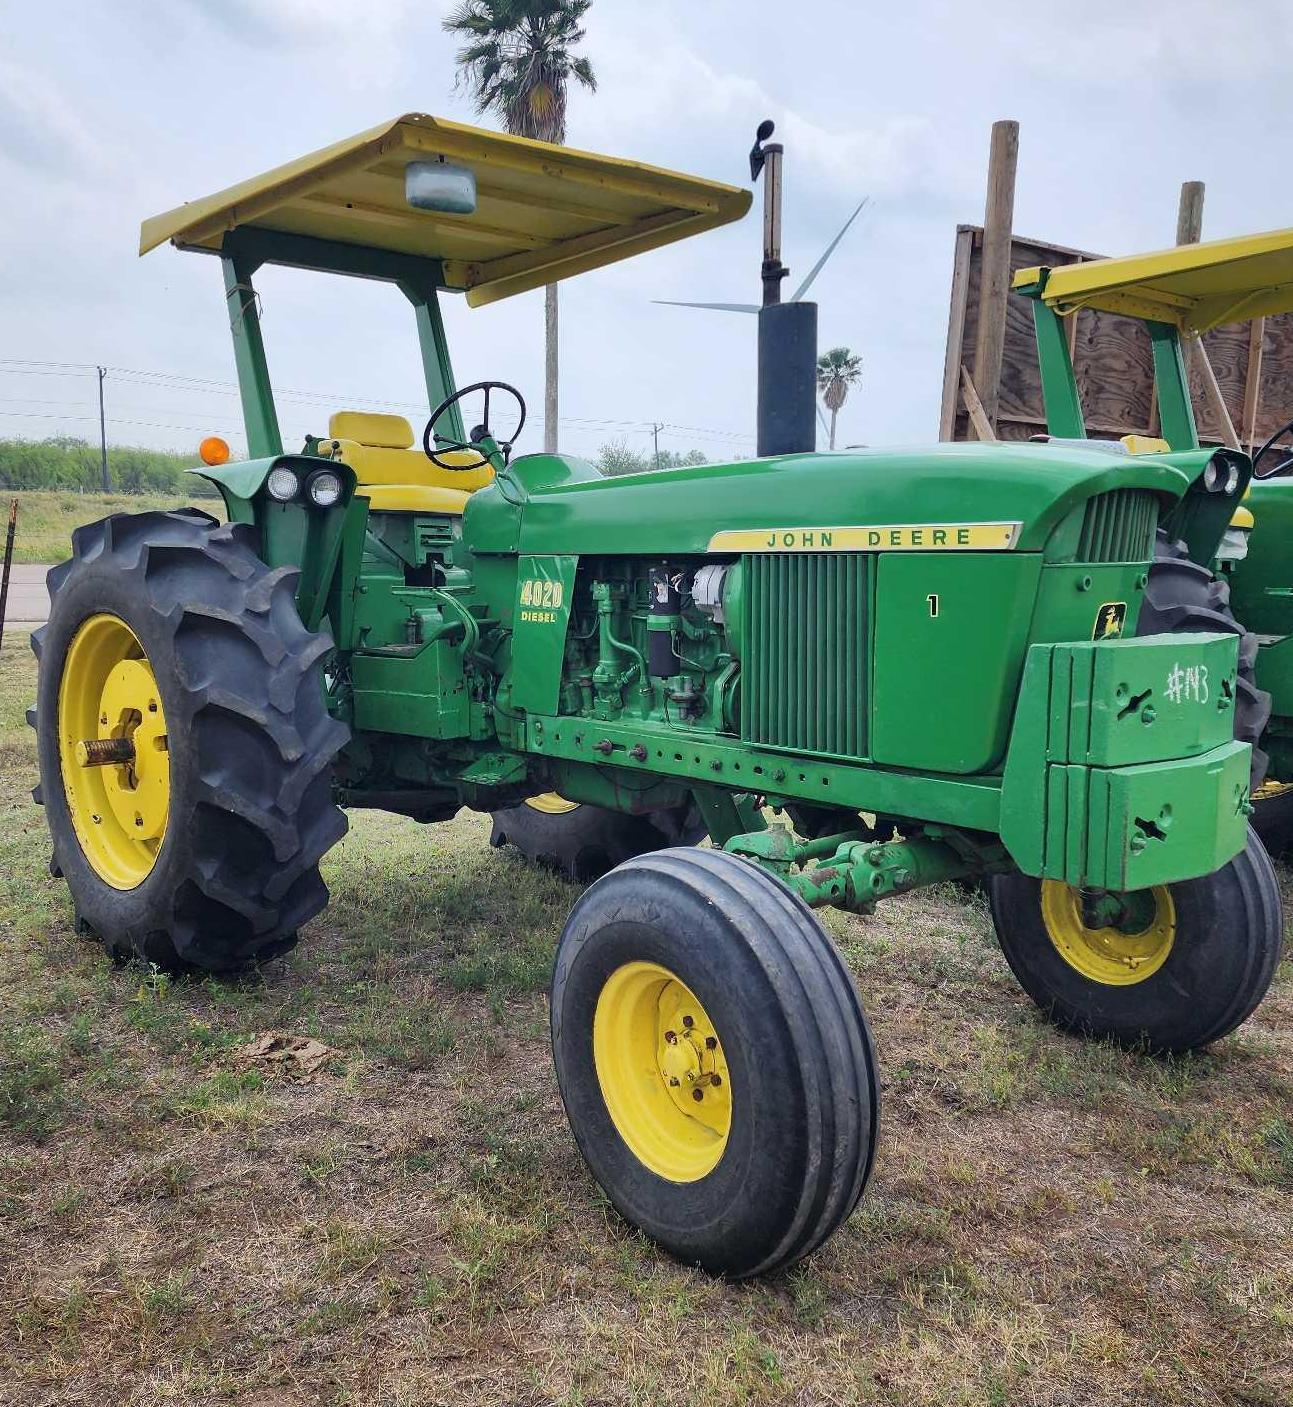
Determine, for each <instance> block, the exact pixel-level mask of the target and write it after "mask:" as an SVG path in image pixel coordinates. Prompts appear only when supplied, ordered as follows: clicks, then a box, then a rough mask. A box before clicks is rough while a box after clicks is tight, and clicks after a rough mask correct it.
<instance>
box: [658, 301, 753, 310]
mask: <svg viewBox="0 0 1293 1407" xmlns="http://www.w3.org/2000/svg"><path fill="white" fill-rule="evenodd" d="M651 301H652V302H653V303H658V304H659V305H660V306H661V307H664V308H712V309H713V310H714V311H715V312H719V313H757V312H758V311H759V305H758V304H757V303H680V302H678V301H677V300H676V299H674V298H652V300H651Z"/></svg>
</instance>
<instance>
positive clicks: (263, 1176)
mask: <svg viewBox="0 0 1293 1407" xmlns="http://www.w3.org/2000/svg"><path fill="white" fill-rule="evenodd" d="M11 639H12V637H11ZM10 643H11V640H6V649H5V651H4V653H3V655H2V656H0V809H2V812H3V824H2V826H0V954H2V957H3V961H2V962H0V1403H4V1404H19V1403H21V1404H23V1407H38V1404H47V1403H48V1404H53V1403H60V1404H63V1403H68V1404H70V1403H78V1404H80V1403H84V1404H94V1407H99V1404H118V1403H120V1404H154V1403H201V1404H207V1403H220V1402H230V1403H238V1404H246V1407H297V1404H334V1405H335V1407H358V1404H382V1407H400V1405H401V1404H407V1407H415V1404H416V1407H423V1404H432V1403H442V1402H444V1403H449V1402H453V1403H471V1404H499V1407H502V1404H541V1403H542V1404H547V1403H552V1404H556V1403H564V1404H582V1405H583V1407H594V1404H643V1405H644V1407H645V1404H658V1403H667V1404H675V1403H676V1404H683V1403H686V1404H705V1407H708V1404H740V1403H795V1404H810V1403H811V1404H825V1403H832V1404H833V1403H866V1404H878V1403H885V1404H889V1403H893V1404H912V1405H913V1407H914V1405H915V1404H930V1407H935V1404H936V1407H959V1405H960V1404H966V1405H967V1407H968V1404H985V1405H987V1404H1011V1407H1013V1404H1056V1407H1059V1404H1079V1403H1080V1404H1098V1405H1099V1407H1108V1405H1109V1404H1128V1405H1129V1407H1130V1404H1138V1405H1141V1404H1158V1403H1180V1404H1187V1403H1188V1404H1202V1403H1209V1404H1212V1403H1218V1404H1227V1407H1240V1404H1244V1407H1258V1404H1262V1405H1263V1407H1277V1404H1288V1403H1289V1402H1290V1401H1293V972H1291V971H1290V964H1289V963H1288V962H1286V963H1285V964H1284V966H1283V968H1282V969H1281V971H1280V975H1279V977H1278V979H1277V985H1276V987H1275V989H1274V991H1273V993H1272V996H1271V998H1270V999H1269V1000H1268V1002H1267V1003H1266V1005H1265V1006H1264V1007H1263V1009H1262V1010H1261V1011H1260V1012H1259V1013H1258V1015H1257V1016H1256V1018H1255V1019H1254V1020H1253V1021H1251V1022H1250V1023H1249V1024H1248V1025H1247V1026H1246V1027H1244V1028H1243V1029H1242V1030H1241V1031H1240V1032H1239V1033H1237V1034H1236V1035H1235V1036H1232V1037H1230V1038H1229V1039H1227V1040H1226V1041H1224V1042H1222V1043H1221V1044H1220V1045H1219V1046H1218V1047H1217V1048H1216V1049H1215V1050H1214V1051H1212V1052H1210V1053H1208V1054H1206V1055H1203V1056H1199V1057H1195V1058H1192V1059H1184V1060H1175V1061H1159V1060H1151V1059H1144V1058H1140V1057H1137V1056H1134V1055H1129V1054H1126V1053H1123V1052H1121V1051H1118V1050H1114V1049H1110V1048H1107V1047H1102V1046H1091V1045H1083V1044H1080V1043H1079V1042H1077V1041H1074V1040H1071V1039H1068V1038H1066V1037H1064V1036H1061V1035H1059V1034H1057V1033H1056V1032H1054V1031H1052V1030H1051V1029H1050V1028H1049V1027H1047V1026H1046V1025H1044V1024H1042V1023H1041V1022H1040V1021H1039V1020H1038V1018H1037V1016H1036V1014H1035V1013H1034V1011H1033V1009H1032V1007H1031V1006H1030V1005H1029V1004H1028V1002H1027V1001H1026V1000H1025V998H1024V997H1023V996H1022V994H1021V993H1020V992H1019V990H1018V989H1017V988H1016V986H1015V985H1014V983H1013V981H1012V979H1011V977H1010V974H1009V972H1008V970H1007V968H1006V966H1005V964H1004V962H1003V960H1002V958H1001V957H1000V955H999V953H998V951H997V949H996V947H995V945H994V943H993V939H992V936H991V932H990V927H989V924H988V920H987V915H986V912H985V910H984V908H983V905H982V902H981V901H980V900H978V899H973V898H968V899H967V898H965V897H962V896H961V895H960V894H959V893H958V892H957V891H952V890H937V891H932V892H929V893H926V894H923V895H919V896H913V897H909V898H907V899H903V900H896V901H893V902H892V903H890V904H889V905H888V906H887V907H884V908H882V909H881V910H880V912H879V913H878V914H877V915H876V917H874V918H873V919H870V920H865V921H863V920H856V919H851V918H841V917H836V916H833V917H832V918H831V920H830V921H831V923H832V925H833V927H834V930H835V932H836V934H837V936H838V939H839V941H840V943H841V944H842V947H843V950H844V952H845V953H846V955H847V957H848V960H849V962H850V964H851V965H852V967H853V970H854V972H855V973H856V975H857V979H858V982H859V985H860V988H861V990H862V992H863V994H864V998H865V1000H866V1002H867V1005H868V1008H869V1011H870V1014H871V1018H872V1021H873V1024H874V1029H875V1036H876V1041H877V1045H878V1048H879V1053H880V1058H881V1061H882V1066H883V1072H884V1081H885V1089H884V1094H885V1108H884V1128H883V1139H882V1144H881V1149H880V1156H879V1162H878V1166H877V1170H876V1174H875V1177H874V1179H873V1181H872V1184H871V1188H870V1190H869V1192H868V1195H867V1196H866V1198H864V1200H863V1203H862V1206H861V1208H860V1209H859V1211H858V1213H857V1214H856V1215H855V1216H854V1218H853V1219H852V1221H851V1222H850V1223H849V1224H848V1225H847V1226H846V1227H845V1228H844V1229H843V1230H842V1231H841V1232H840V1234H839V1235H838V1236H836V1237H835V1238H834V1240H833V1241H831V1242H830V1243H829V1245H828V1246H826V1247H825V1248H824V1249H823V1250H822V1251H821V1252H819V1253H818V1254H817V1255H816V1256H814V1257H812V1258H811V1259H810V1260H809V1261H808V1262H807V1263H806V1264H804V1265H802V1266H800V1267H799V1268H797V1269H795V1270H794V1271H792V1272H790V1273H789V1274H785V1275H783V1276H780V1277H778V1278H775V1279H772V1280H769V1281H766V1282H763V1283H759V1284H751V1285H736V1286H733V1285H727V1284H723V1283H718V1282H715V1281H712V1280H709V1279H706V1278H705V1277H704V1276H703V1275H701V1274H699V1273H697V1272H695V1271H692V1270H689V1269H686V1268H684V1267H681V1266H679V1265H677V1264H675V1263H673V1262H671V1261H669V1260H667V1259H666V1258H664V1257H663V1256H662V1255H660V1254H659V1253H657V1252H656V1251H655V1250H654V1249H653V1248H652V1247H651V1246H650V1245H649V1244H648V1243H647V1242H645V1241H644V1240H643V1239H642V1238H641V1237H639V1236H637V1235H635V1234H634V1233H633V1232H631V1231H630V1230H629V1229H628V1228H626V1227H625V1226H624V1225H623V1224H622V1223H621V1222H620V1221H619V1220H618V1219H617V1218H616V1216H615V1215H614V1213H613V1212H612V1211H611V1210H610V1209H609V1208H608V1207H607V1205H606V1204H605V1202H604V1201H603V1199H602V1198H601V1197H600V1195H599V1194H598V1191H597V1189H596V1187H595V1186H594V1185H593V1184H592V1182H591V1181H590V1179H589V1178H588V1176H587V1174H586V1173H585V1171H584V1168H583V1166H582V1164H581V1162H580V1159H579V1157H578V1155H577V1153H576V1150H575V1148H574V1146H573V1144H572V1141H571V1138H570V1135H569V1133H568V1132H567V1129H566V1125H565V1122H564V1119H563V1116H562V1113H561V1108H560V1103H559V1100H558V1096H557V1092H556V1087H555V1083H554V1080H553V1076H552V1073H551V1067H550V1063H549V1057H548V1049H547V1036H546V1020H547V1009H546V1000H545V995H544V993H545V988H546V983H547V977H548V965H549V961H550V955H551V952H552V948H553V944H554V941H555V938H556V935H557V933H558V931H559V929H560V926H561V923H562V920H563V918H564V916H565V914H566V912H567V910H568V908H569V905H570V904H571V902H572V900H573V898H574V895H575V890H574V889H573V888H572V887H571V886H569V885H567V884H565V883H563V882H560V881H558V880H555V879H553V878H551V877H549V876H546V875H543V874H540V873H536V872H535V871H533V870H531V869H528V868H527V867H526V866H524V865H523V864H522V863H521V862H520V861H519V860H517V859H516V858H515V857H514V856H513V855H510V854H507V853H495V852H491V851H490V850H489V849H488V848H487V845H486V836H487V827H486V824H485V822H484V821H483V820H481V819H479V818H469V817H466V816H464V817H463V818H462V819H460V820H458V821H455V822H453V823H452V824H449V825H446V826H442V827H434V828H429V829H424V828H420V827H419V826H417V825H416V824H414V823H413V822H411V821H403V820H399V819H393V818H387V817H382V816H378V815H374V814H372V813H359V814H357V815H356V816H355V817H354V821H353V825H352V829H351V831H350V834H349V836H348V837H347V839H346V840H345V841H344V842H343V843H342V844H341V845H340V846H339V847H338V848H337V849H336V850H335V851H334V852H333V854H332V855H331V857H330V858H329V860H328V862H327V865H326V874H327V878H328V880H329V883H330V885H331V887H332V891H333V896H334V899H333V904H332V907H331V908H330V909H329V910H328V911H327V913H326V914H325V915H324V916H323V917H322V918H321V919H319V920H317V921H316V922H315V923H313V924H311V925H310V927H309V929H308V930H307V931H306V932H305V934H304V936H303V941H302V945H301V947H300V949H299V950H298V952H297V953H295V954H293V955H291V956H290V957H288V958H287V959H285V960H281V961H279V962H276V963H274V964H273V965H272V966H270V967H269V968H267V969H266V970H265V971H264V972H263V974H261V975H260V976H259V977H258V978H257V979H255V980H249V981H245V982H242V983H239V984H236V985H229V984H225V983H220V982H200V983H172V982H169V981H167V980H166V979H165V978H164V977H161V976H160V975H158V974H156V973H155V972H149V971H147V970H143V969H137V968H136V969H120V968H114V967H112V966H111V965H109V964H108V963H107V962H106V961H105V960H104V959H103V957H102V956H101V954H100V952H99V951H97V950H96V949H95V948H94V947H93V946H92V945H89V944H87V943H86V942H84V941H83V940H81V939H79V938H77V937H76V936H75V935H74V933H73V931H72V914H71V911H70V908H69V905H68V901H67V897H66V894H65V892H64V889H63V886H62V885H61V883H58V882H55V881H54V880H52V879H50V878H49V876H48V873H47V870H46V860H47V855H48V847H47V843H46V840H45V835H44V831H43V828H42V824H41V818H40V812H39V810H38V809H37V808H36V807H35V806H33V805H32V804H31V803H30V801H29V800H28V790H29V788H30V787H31V785H32V784H33V781H34V763H33V755H32V747H31V741H30V737H31V735H30V733H29V731H28V730H27V729H26V728H25V726H24V725H23V709H24V707H25V705H26V703H27V702H28V701H29V700H30V698H31V697H32V695H33V693H34V668H33V665H32V662H31V657H30V655H29V654H28V653H27V651H26V650H25V648H24V646H23V642H22V641H21V640H20V639H17V640H12V645H13V648H9V645H10ZM1284 878H1285V879H1287V876H1284ZM265 1031H277V1032H285V1033H291V1034H298V1035H310V1036H314V1037H317V1038H318V1039H320V1040H322V1041H323V1042H325V1043H327V1044H328V1045H330V1046H333V1047H335V1048H336V1049H337V1051H338V1052H339V1054H338V1055H337V1057H336V1058H335V1059H334V1060H333V1061H332V1062H330V1063H328V1064H326V1065H324V1066H323V1068H322V1069H321V1070H319V1071H318V1072H317V1073H316V1074H314V1075H313V1076H312V1077H310V1078H300V1079H296V1078H291V1077H290V1074H289V1073H286V1072H284V1071H282V1070H281V1068H280V1067H278V1066H276V1065H274V1064H270V1063H266V1062H259V1061H255V1060H252V1059H249V1058H248V1057H247V1056H246V1055H244V1054H242V1053H240V1052H241V1048H242V1047H244V1046H245V1045H246V1044H247V1043H248V1042H249V1041H251V1040H252V1039H253V1038H255V1037H256V1036H258V1035H259V1034H260V1033H262V1032H265Z"/></svg>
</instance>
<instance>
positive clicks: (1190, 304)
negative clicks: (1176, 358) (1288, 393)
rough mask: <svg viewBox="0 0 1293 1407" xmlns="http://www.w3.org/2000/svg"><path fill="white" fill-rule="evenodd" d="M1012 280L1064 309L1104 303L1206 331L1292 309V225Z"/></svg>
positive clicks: (1030, 272) (1026, 272)
mask: <svg viewBox="0 0 1293 1407" xmlns="http://www.w3.org/2000/svg"><path fill="white" fill-rule="evenodd" d="M1014 285H1015V287H1016V288H1020V289H1023V288H1027V289H1028V290H1029V291H1030V292H1033V293H1034V294H1035V296H1037V297H1040V298H1041V299H1042V300H1043V302H1045V303H1047V304H1048V305H1049V306H1050V307H1052V308H1054V309H1055V311H1056V312H1058V313H1067V312H1072V311H1074V310H1075V309H1077V308H1101V309H1103V310H1105V311H1106V312H1112V313H1126V314H1128V315H1129V316H1131V317H1135V318H1148V319H1151V320H1152V321H1155V322H1164V323H1171V324H1173V325H1174V326H1176V327H1178V328H1180V329H1181V331H1183V332H1191V331H1193V332H1206V331H1207V330H1208V329H1209V328H1212V327H1217V326H1219V325H1220V324H1222V323H1227V322H1244V321H1246V320H1248V319H1250V318H1256V317H1263V316H1268V315H1271V314H1275V313H1287V312H1293V229H1290V230H1274V231H1272V232H1271V233H1269V234H1255V235H1243V236H1241V237H1240V238H1238V239H1214V240H1210V241H1209V242H1208V243H1206V244H1182V245H1177V246H1176V247H1175V248H1172V249H1164V250H1162V251H1160V252H1159V253H1157V254H1132V255H1128V256H1126V257H1124V258H1119V259H1092V260H1090V261H1088V262H1086V263H1079V264H1060V265H1057V266H1056V267H1054V268H1050V269H1043V268H1031V269H1020V270H1019V272H1018V273H1017V274H1016V275H1015V279H1014ZM1037 285H1040V288H1038V287H1037Z"/></svg>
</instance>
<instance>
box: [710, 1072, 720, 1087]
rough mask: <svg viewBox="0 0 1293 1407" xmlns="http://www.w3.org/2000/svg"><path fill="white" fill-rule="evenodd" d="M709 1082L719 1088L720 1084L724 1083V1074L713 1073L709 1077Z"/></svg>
mask: <svg viewBox="0 0 1293 1407" xmlns="http://www.w3.org/2000/svg"><path fill="white" fill-rule="evenodd" d="M709 1082H710V1084H711V1085H713V1086H714V1088H715V1089H717V1088H718V1087H719V1085H721V1084H722V1083H723V1077H722V1075H711V1076H710V1077H709Z"/></svg>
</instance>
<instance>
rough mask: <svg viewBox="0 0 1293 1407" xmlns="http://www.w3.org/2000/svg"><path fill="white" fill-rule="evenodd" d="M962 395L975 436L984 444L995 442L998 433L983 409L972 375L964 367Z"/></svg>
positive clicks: (962, 368) (962, 370) (962, 369)
mask: <svg viewBox="0 0 1293 1407" xmlns="http://www.w3.org/2000/svg"><path fill="white" fill-rule="evenodd" d="M961 394H962V395H963V396H964V397H965V409H966V410H967V411H968V412H969V416H970V424H971V425H972V426H973V427H974V433H975V436H976V437H977V438H978V439H980V440H982V441H983V443H984V444H988V443H990V442H991V441H992V440H995V439H996V438H997V432H996V431H995V430H994V429H993V428H992V422H991V421H990V420H989V419H988V417H987V413H986V412H985V411H984V409H983V402H982V401H981V400H980V399H979V393H978V392H977V391H976V390H975V389H974V382H973V381H972V380H971V379H970V373H969V372H968V371H966V369H965V367H964V366H962V367H961Z"/></svg>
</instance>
